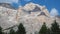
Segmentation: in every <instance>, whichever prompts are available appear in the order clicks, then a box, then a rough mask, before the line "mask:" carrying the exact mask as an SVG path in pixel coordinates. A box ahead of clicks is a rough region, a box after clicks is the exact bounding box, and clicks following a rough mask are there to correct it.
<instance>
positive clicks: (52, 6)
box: [0, 0, 60, 15]
mask: <svg viewBox="0 0 60 34" xmlns="http://www.w3.org/2000/svg"><path fill="white" fill-rule="evenodd" d="M1 1H2V0H0V2H1ZM8 1H9V0H7V1H6V2H8ZM29 2H33V3H36V4H39V5H45V6H46V8H47V9H48V10H49V12H51V14H59V13H60V0H10V3H11V4H12V6H14V7H16V8H17V7H18V6H24V5H25V4H27V3H29ZM53 10H54V11H53ZM52 12H54V13H52ZM59 15H60V14H59Z"/></svg>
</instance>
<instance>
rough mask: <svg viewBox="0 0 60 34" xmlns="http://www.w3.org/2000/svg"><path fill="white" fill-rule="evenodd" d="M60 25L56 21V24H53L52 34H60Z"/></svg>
mask: <svg viewBox="0 0 60 34" xmlns="http://www.w3.org/2000/svg"><path fill="white" fill-rule="evenodd" d="M59 30H60V29H59V24H58V23H57V22H56V20H55V21H54V23H52V26H51V31H52V32H51V33H52V34H59V32H60V31H59Z"/></svg>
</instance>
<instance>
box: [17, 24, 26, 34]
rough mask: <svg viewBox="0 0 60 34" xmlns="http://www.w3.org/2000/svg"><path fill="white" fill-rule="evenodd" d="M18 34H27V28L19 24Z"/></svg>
mask: <svg viewBox="0 0 60 34" xmlns="http://www.w3.org/2000/svg"><path fill="white" fill-rule="evenodd" d="M17 34H26V31H25V28H24V26H23V24H22V23H20V24H19V26H18V30H17Z"/></svg>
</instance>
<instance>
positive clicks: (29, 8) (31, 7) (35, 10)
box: [19, 2, 50, 16]
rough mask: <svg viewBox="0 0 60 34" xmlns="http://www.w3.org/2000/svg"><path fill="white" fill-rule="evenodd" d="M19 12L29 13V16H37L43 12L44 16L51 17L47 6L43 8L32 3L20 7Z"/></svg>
mask: <svg viewBox="0 0 60 34" xmlns="http://www.w3.org/2000/svg"><path fill="white" fill-rule="evenodd" d="M19 10H22V11H24V12H29V14H31V15H37V14H40V13H41V12H43V14H45V15H46V16H50V14H49V11H48V10H47V8H46V7H45V6H41V5H39V4H35V3H32V2H30V3H28V4H26V5H25V6H23V7H20V8H19ZM20 12H21V11H20Z"/></svg>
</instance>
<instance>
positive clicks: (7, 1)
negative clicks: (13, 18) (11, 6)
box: [0, 0, 18, 3]
mask: <svg viewBox="0 0 60 34" xmlns="http://www.w3.org/2000/svg"><path fill="white" fill-rule="evenodd" d="M12 2H16V3H17V2H18V0H0V3H12Z"/></svg>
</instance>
